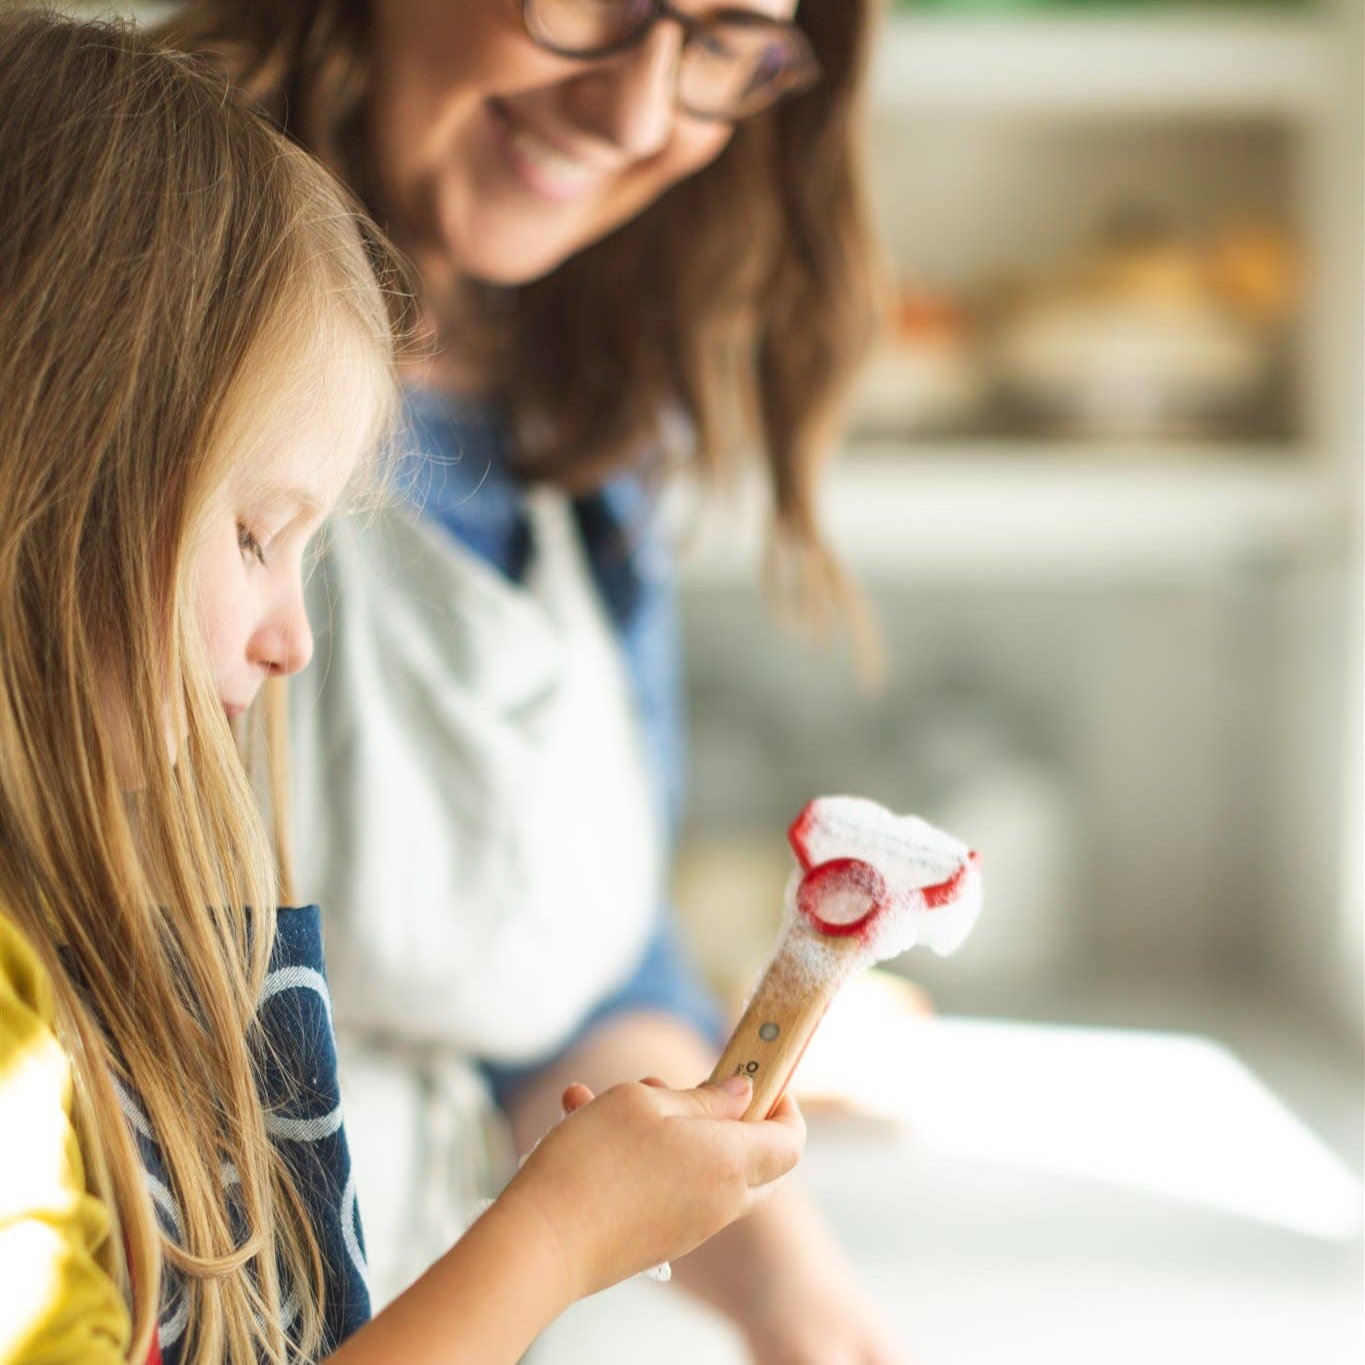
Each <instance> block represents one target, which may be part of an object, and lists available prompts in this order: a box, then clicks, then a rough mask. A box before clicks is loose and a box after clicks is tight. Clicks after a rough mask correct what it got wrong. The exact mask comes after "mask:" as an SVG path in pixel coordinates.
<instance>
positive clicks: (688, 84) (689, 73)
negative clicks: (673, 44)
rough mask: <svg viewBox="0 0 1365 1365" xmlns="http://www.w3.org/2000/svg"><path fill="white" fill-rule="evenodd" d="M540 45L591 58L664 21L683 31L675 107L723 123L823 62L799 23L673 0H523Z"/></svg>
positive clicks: (781, 94) (778, 94)
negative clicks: (704, 9)
mask: <svg viewBox="0 0 1365 1365" xmlns="http://www.w3.org/2000/svg"><path fill="white" fill-rule="evenodd" d="M521 13H522V18H523V20H524V21H525V24H526V32H527V33H528V34H529V35H530V37H531V41H532V42H534V43H535V44H536V46H537V47H541V48H544V49H545V50H546V51H547V52H554V53H557V54H558V55H559V56H561V57H578V58H581V59H583V60H590V59H593V58H598V57H611V56H615V55H616V54H617V53H618V52H625V51H626V50H627V49H629V48H632V47H634V46H636V44H638V43H641V42H643V41H644V39H645V37H646V35H647V34H649V32H650V31H651V30H652V29H653V28H654V25H655V24H657V23H658V22H659V21H660V20H668V21H669V22H671V23H675V24H677V25H678V27H679V28H681V29H682V31H683V45H682V52H681V53H680V55H679V57H678V67H677V72H676V95H675V97H676V99H677V102H678V107H679V108H680V109H682V110H683V111H684V112H685V113H688V114H691V115H693V116H694V117H696V118H703V119H715V120H717V121H722V122H726V123H730V122H734V121H735V120H736V119H742V118H747V117H748V116H749V115H750V114H757V113H759V112H760V111H761V110H763V109H767V108H769V107H770V106H771V105H773V104H776V103H777V101H778V100H781V99H784V98H786V97H787V96H789V95H794V94H797V93H798V92H800V91H802V90H807V89H809V88H810V87H811V86H812V85H814V84H815V82H816V81H818V80H819V79H820V64H819V62H818V61H816V58H815V53H814V52H813V51H812V50H811V46H810V43H809V41H808V40H807V38H806V35H805V34H804V33H802V31H801V30H800V28H798V27H797V26H796V25H795V24H794V23H789V22H787V21H785V20H782V19H773V18H770V17H769V16H767V15H766V14H755V13H754V12H753V11H752V10H746V9H715V10H711V11H709V12H708V13H706V14H704V15H699V16H693V15H690V14H685V13H683V12H682V11H681V10H678V9H676V8H675V7H674V6H673V5H671V4H669V3H668V0H522V6H521Z"/></svg>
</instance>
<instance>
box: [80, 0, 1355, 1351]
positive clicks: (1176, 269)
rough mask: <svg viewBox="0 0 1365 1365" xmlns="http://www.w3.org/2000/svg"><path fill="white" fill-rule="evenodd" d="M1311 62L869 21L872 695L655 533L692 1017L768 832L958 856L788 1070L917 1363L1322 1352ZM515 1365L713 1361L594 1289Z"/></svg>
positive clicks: (1349, 516) (690, 520)
mask: <svg viewBox="0 0 1365 1365" xmlns="http://www.w3.org/2000/svg"><path fill="white" fill-rule="evenodd" d="M808 2H809V0H808ZM109 7H111V6H104V8H109ZM138 8H139V9H141V10H142V11H143V12H146V11H148V10H151V11H152V12H155V11H156V9H157V8H159V7H157V6H141V7H138ZM160 8H164V7H160ZM1363 41H1365V34H1363V32H1362V6H1361V0H1221V2H1214V3H1204V4H1186V3H1182V2H1181V0H901V3H897V4H895V5H893V7H892V10H891V13H890V15H889V18H888V21H887V24H886V26H885V31H884V33H883V35H882V37H881V40H880V44H879V50H878V53H877V57H876V75H875V82H874V92H873V99H872V112H873V119H872V138H871V145H870V148H869V154H870V159H871V166H872V171H873V180H874V185H875V189H876V193H877V198H878V203H879V208H880V212H881V216H882V221H883V226H884V232H885V236H886V240H887V243H888V245H889V247H890V251H891V256H892V260H893V262H894V265H895V300H894V306H893V308H892V310H891V311H892V326H891V328H890V331H889V335H888V336H887V338H886V342H885V344H884V346H883V348H882V350H881V351H880V353H879V354H878V356H877V357H876V359H875V361H874V363H873V364H872V365H871V366H870V368H869V371H868V373H867V376H866V380H865V383H864V385H863V387H862V390H861V392H860V395H859V400H858V403H857V407H856V412H855V417H854V422H853V427H852V429H851V431H850V432H849V434H848V437H847V440H846V441H845V443H844V449H843V451H842V452H841V455H840V458H839V460H838V462H837V464H836V465H835V466H834V468H833V469H832V470H831V471H830V474H829V477H828V481H827V496H826V506H827V509H828V526H829V531H830V535H831V539H832V541H833V544H834V545H835V547H836V548H837V550H838V551H839V553H840V555H841V556H842V558H843V560H844V562H845V563H846V564H847V565H848V567H849V568H850V569H852V570H853V572H854V573H855V574H856V576H857V577H858V579H859V581H860V582H861V584H862V586H863V588H864V589H865V591H866V593H867V595H868V598H869V601H870V604H871V606H872V607H873V609H874V610H875V613H876V616H877V618H878V621H879V625H880V629H881V631H882V633H883V641H884V648H885V655H886V660H885V662H886V676H885V682H884V685H883V687H882V689H881V690H880V691H879V692H876V693H868V692H867V691H866V690H865V689H862V688H860V686H859V683H858V680H857V677H856V671H855V669H854V668H853V667H852V665H851V663H850V657H849V653H848V651H847V650H843V651H839V650H825V651H820V650H812V649H811V648H809V647H807V646H805V645H803V644H801V643H800V642H798V641H795V640H793V639H792V638H791V637H790V636H789V635H785V634H784V633H783V632H782V630H781V629H780V628H779V627H778V626H777V625H776V624H775V623H774V621H773V619H772V616H771V614H770V613H769V611H768V609H767V607H766V605H765V602H764V599H763V597H762V594H761V592H760V590H759V588H758V586H757V584H758V579H759V572H758V570H759V565H760V561H761V537H760V534H759V527H760V525H761V521H762V509H761V507H760V506H758V505H757V503H756V501H755V499H753V498H752V497H750V496H748V494H747V493H746V492H745V491H744V490H741V491H740V493H739V495H737V497H736V498H735V500H734V505H733V506H732V507H731V508H729V509H726V510H724V511H722V512H720V513H716V512H715V511H714V510H713V511H712V512H709V513H707V514H705V515H698V514H697V513H696V511H695V509H693V508H692V507H690V506H689V505H687V503H686V502H685V501H684V502H683V503H682V504H681V505H680V506H679V508H678V509H677V511H678V515H679V522H680V526H681V527H682V528H683V531H684V536H683V540H684V563H685V599H686V634H687V641H686V643H687V654H688V660H689V672H688V678H687V684H688V690H689V697H690V711H691V724H692V750H693V762H692V774H691V792H692V799H691V815H690V821H689V824H688V826H687V829H686V832H685V838H684V841H683V846H682V851H681V857H680V861H679V867H678V877H677V893H678V897H679V900H680V903H681V906H682V908H683V912H684V914H685V916H686V918H687V921H688V923H689V925H690V926H691V929H692V932H693V936H694V939H695V943H696V948H697V953H698V956H699V959H700V960H701V962H702V963H703V965H704V967H705V969H706V971H707V973H708V975H709V976H710V978H711V980H712V981H713V983H714V984H715V986H716V988H717V989H718V990H719V991H720V992H721V993H722V994H723V995H724V996H725V997H726V998H727V999H728V1000H730V1001H731V1002H732V1003H733V1004H735V1006H736V1007H737V1006H738V1004H739V1002H740V1000H741V999H742V997H743V995H744V992H745V990H746V989H747V988H748V986H749V985H750V984H751V983H752V981H753V979H754V975H755V972H756V971H757V969H758V968H759V967H760V966H761V964H762V962H763V959H764V956H765V954H766V953H767V952H768V950H769V948H770V946H771V943H772V938H773V934H774V931H775V929H776V926H777V923H778V918H779V907H780V899H781V888H782V885H783V882H784V880H785V877H786V870H787V866H788V855H787V852H786V846H785V842H784V840H783V838H782V830H783V829H784V827H785V825H786V823H787V822H788V821H789V820H790V819H791V818H792V816H793V815H795V813H796V812H797V811H798V810H799V808H800V807H801V805H802V804H803V803H804V802H805V801H806V799H807V798H808V797H809V796H811V795H813V794H816V793H819V792H832V791H850V792H857V793H862V794H866V795H869V796H873V797H876V798H877V799H879V800H881V801H883V802H885V803H886V804H888V805H890V806H892V807H894V808H897V809H901V810H914V811H917V812H919V813H921V814H923V815H924V816H926V817H927V818H929V819H931V820H933V821H935V822H936V823H939V824H942V825H944V826H946V827H947V828H949V829H951V830H953V831H954V832H957V833H959V834H961V835H962V836H963V837H964V838H967V839H968V840H970V842H972V843H973V844H974V845H975V846H976V847H977V848H979V849H981V850H983V852H984V856H985V860H986V861H985V868H986V886H987V900H986V911H985V914H984V916H983V919H982V922H981V925H980V927H979V929H978V931H977V934H976V936H975V937H974V938H973V939H972V940H971V941H970V942H969V943H968V945H967V947H966V948H965V949H964V950H963V951H962V952H961V954H960V955H959V956H957V957H955V958H953V959H952V960H951V961H949V962H946V963H940V962H937V961H930V960H927V958H926V955H925V954H924V953H923V952H922V951H921V952H920V953H917V954H913V955H912V956H911V957H910V958H909V959H907V960H905V961H904V962H903V963H901V964H898V965H897V966H896V968H895V969H894V971H892V972H888V973H884V974H882V975H881V976H880V977H877V978H869V979H868V980H867V981H865V982H863V983H861V984H860V985H859V987H858V988H857V989H856V990H854V991H851V992H849V993H848V994H847V996H846V997H845V998H844V999H842V1000H841V1002H840V1003H839V1005H838V1006H836V1012H835V1014H834V1015H833V1016H832V1017H831V1018H830V1020H829V1021H828V1022H827V1026H826V1028H825V1029H824V1030H823V1032H822V1034H821V1036H820V1037H819V1038H818V1040H817V1043H816V1045H815V1047H814V1048H813V1049H812V1053H811V1054H810V1055H809V1056H808V1058H807V1061H806V1063H805V1065H804V1066H803V1076H802V1082H803V1086H802V1088H803V1091H804V1094H805V1099H806V1104H807V1109H808V1112H809V1115H810V1119H811V1138H810V1146H809V1152H808V1156H807V1159H806V1161H805V1163H804V1166H803V1170H802V1173H801V1178H802V1179H804V1180H805V1181H806V1182H807V1184H808V1185H809V1186H810V1188H811V1189H812V1191H813V1192H814V1194H815V1195H816V1197H817V1198H818V1199H819V1201H820V1202H821V1203H822V1204H823V1205H824V1206H825V1208H826V1210H827V1212H828V1213H829V1215H830V1217H831V1218H832V1220H833V1222H834V1224H835V1227H836V1229H837V1230H838V1231H839V1232H840V1234H841V1236H842V1237H843V1239H844V1240H845V1242H846V1244H847V1245H848V1247H849V1249H850V1251H851V1252H852V1254H853V1257H854V1259H855V1261H856V1262H857V1264H858V1266H859V1269H860V1272H861V1274H862V1276H863V1279H864V1283H865V1284H866V1285H867V1287H868V1289H869V1290H870V1292H871V1294H872V1295H873V1297H874V1298H875V1299H876V1301H877V1302H878V1304H879V1306H880V1308H881V1309H882V1311H883V1312H884V1314H885V1315H886V1317H887V1318H888V1320H889V1321H890V1322H891V1323H892V1325H893V1326H894V1328H895V1330H896V1332H897V1333H898V1335H899V1337H900V1338H901V1340H902V1341H903V1342H904V1343H905V1345H906V1348H907V1350H908V1351H909V1352H910V1358H911V1359H912V1360H914V1361H915V1362H918V1363H919V1365H947V1363H948V1362H951V1363H952V1365H976V1363H977V1362H983V1363H984V1362H991V1365H995V1362H998V1361H1001V1360H1005V1359H1008V1360H1011V1361H1016V1362H1032V1361H1038V1362H1042V1361H1047V1362H1048V1363H1049V1365H1072V1363H1073V1362H1076V1363H1079V1362H1086V1363H1087V1365H1088V1362H1092V1361H1095V1360H1104V1361H1106V1362H1108V1365H1130V1363H1131V1365H1139V1363H1140V1365H1149V1363H1150V1362H1153V1361H1158V1360H1159V1361H1161V1362H1163V1363H1170V1362H1181V1363H1183V1362H1190V1365H1194V1363H1195V1362H1198V1365H1206V1362H1210V1361H1236V1362H1237V1363H1238V1365H1271V1362H1273V1363H1274V1365H1284V1362H1294V1365H1299V1363H1300V1362H1302V1363H1303V1365H1355V1363H1356V1362H1358V1361H1360V1360H1361V1359H1362V1358H1365V1355H1363V1353H1365V1325H1363V1324H1365V1303H1363V1302H1362V1292H1363V1291H1362V1256H1361V1187H1360V1183H1359V1176H1360V1172H1361V1166H1362V1105H1363V1100H1362V1072H1363V1062H1362V1056H1363V1048H1362V1008H1363V1003H1365V985H1363V984H1362V959H1363V958H1365V928H1363V927H1365V915H1363V913H1362V877H1361V868H1362V829H1363V828H1365V808H1363V806H1362V785H1363V784H1365V773H1363V772H1362V752H1363V750H1365V727H1362V695H1365V677H1363V676H1362V651H1363V650H1365V641H1363V639H1362V611H1363V608H1365V604H1363V602H1362V568H1361V554H1362V511H1361V508H1362V453H1363V451H1365V438H1363V435H1362V414H1363V412H1365V407H1363V404H1362V381H1363V380H1365V350H1363V348H1362V319H1363V318H1365V293H1363V290H1365V281H1363V280H1362V249H1363V248H1365V214H1363V212H1362V196H1363V195H1365V186H1363V183H1362V158H1363V157H1365V148H1363V145H1362V99H1363V98H1365V93H1363V91H1365V87H1363V86H1362V42H1363ZM533 1354H534V1359H535V1361H536V1362H538V1365H567V1363H568V1362H593V1365H618V1362H619V1365H626V1362H630V1365H636V1363H637V1362H639V1361H645V1360H647V1361H650V1362H651V1365H674V1363H675V1362H677V1363H678V1365H681V1363H682V1362H707V1365H740V1362H743V1361H744V1360H745V1359H746V1355H745V1352H744V1350H743V1344H742V1343H741V1342H740V1341H739V1340H738V1339H737V1338H736V1337H735V1336H734V1335H733V1333H732V1332H730V1330H729V1329H728V1328H727V1327H725V1326H724V1325H723V1324H721V1323H720V1322H718V1321H717V1320H715V1319H713V1318H712V1317H710V1316H709V1315H708V1314H706V1313H705V1312H704V1311H703V1310H701V1309H698V1308H695V1307H692V1306H690V1305H689V1304H688V1303H687V1302H685V1301H684V1300H683V1299H682V1297H681V1296H680V1295H677V1294H673V1293H670V1292H668V1291H664V1290H660V1289H659V1288H657V1287H656V1286H653V1285H646V1284H643V1283H640V1284H631V1285H626V1286H623V1287H621V1288H620V1289H617V1290H615V1291H612V1292H611V1293H609V1294H606V1295H601V1296H599V1297H598V1298H596V1299H594V1300H591V1301H589V1302H587V1303H585V1304H582V1305H580V1306H579V1307H578V1308H576V1309H575V1310H573V1311H572V1312H571V1313H570V1314H569V1315H568V1316H567V1317H566V1318H564V1319H563V1320H561V1322H560V1323H559V1324H557V1325H556V1327H554V1328H553V1329H552V1330H551V1332H550V1333H549V1334H548V1336H547V1337H546V1338H545V1339H544V1341H543V1342H542V1343H541V1345H540V1346H538V1347H537V1349H536V1351H535V1352H534V1353H533Z"/></svg>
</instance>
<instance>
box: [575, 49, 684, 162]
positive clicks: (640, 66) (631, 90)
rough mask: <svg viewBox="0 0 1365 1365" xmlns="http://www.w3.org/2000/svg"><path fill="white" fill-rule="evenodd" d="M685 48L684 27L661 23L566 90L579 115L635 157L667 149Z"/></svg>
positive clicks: (675, 114)
mask: <svg viewBox="0 0 1365 1365" xmlns="http://www.w3.org/2000/svg"><path fill="white" fill-rule="evenodd" d="M681 51H682V33H681V32H680V31H679V30H678V28H677V27H676V26H675V25H673V24H660V25H658V26H657V27H656V28H655V29H654V31H653V32H652V33H650V34H649V35H648V37H646V38H645V40H644V41H643V42H642V43H641V44H640V45H639V46H638V47H633V48H631V49H630V50H629V51H627V52H623V53H621V54H620V55H619V56H616V57H608V58H604V59H603V60H602V61H600V62H597V63H595V64H594V66H593V68H592V70H590V71H585V72H584V73H583V75H581V76H579V77H578V78H577V79H576V80H574V81H573V82H572V83H571V85H570V86H569V89H568V91H567V92H566V99H567V103H568V105H569V109H570V112H571V114H572V115H573V116H574V119H575V121H577V122H578V123H580V124H581V125H582V126H584V127H585V128H587V129H589V130H590V131H591V132H593V133H595V134H596V135H597V136H598V137H600V138H602V140H603V141H605V142H609V143H611V144H612V145H613V146H615V147H619V148H620V149H621V150H622V151H623V152H626V153H627V154H628V155H629V156H630V157H631V158H632V159H634V160H637V161H639V160H643V159H644V158H645V157H648V156H653V155H654V154H655V153H656V152H660V151H662V150H663V149H664V148H665V147H666V146H667V145H668V142H669V139H670V138H671V137H672V135H673V124H674V120H675V118H676V116H677V107H676V103H675V86H676V82H677V71H678V58H679V56H680V54H681Z"/></svg>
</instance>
